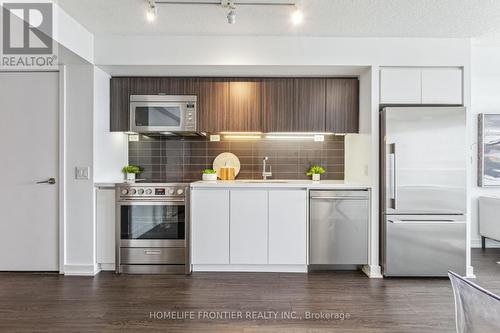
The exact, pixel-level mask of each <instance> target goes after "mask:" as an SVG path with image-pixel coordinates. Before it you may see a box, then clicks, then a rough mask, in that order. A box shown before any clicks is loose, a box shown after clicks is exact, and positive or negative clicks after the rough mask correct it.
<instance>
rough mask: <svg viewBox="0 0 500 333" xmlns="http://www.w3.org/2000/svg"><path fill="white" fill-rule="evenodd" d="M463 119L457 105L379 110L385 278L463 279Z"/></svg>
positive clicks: (464, 163)
mask: <svg viewBox="0 0 500 333" xmlns="http://www.w3.org/2000/svg"><path fill="white" fill-rule="evenodd" d="M465 119H466V110H465V108H463V107H386V108H384V109H383V110H382V111H381V112H380V138H381V144H380V153H381V158H380V161H381V168H380V171H381V177H380V178H381V200H380V203H381V207H380V208H381V209H380V211H381V263H382V270H383V274H384V275H385V276H446V273H447V271H448V270H452V271H454V272H456V273H458V274H461V275H464V274H465V271H466V251H467V249H466V233H467V224H466V217H465V214H466V130H465Z"/></svg>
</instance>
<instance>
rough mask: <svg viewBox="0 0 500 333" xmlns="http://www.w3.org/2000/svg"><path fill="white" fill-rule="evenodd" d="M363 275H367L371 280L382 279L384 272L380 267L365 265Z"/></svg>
mask: <svg viewBox="0 0 500 333" xmlns="http://www.w3.org/2000/svg"><path fill="white" fill-rule="evenodd" d="M362 271H363V273H365V274H366V275H367V276H368V277H369V278H370V279H381V278H383V276H382V270H381V268H380V265H363V269H362Z"/></svg>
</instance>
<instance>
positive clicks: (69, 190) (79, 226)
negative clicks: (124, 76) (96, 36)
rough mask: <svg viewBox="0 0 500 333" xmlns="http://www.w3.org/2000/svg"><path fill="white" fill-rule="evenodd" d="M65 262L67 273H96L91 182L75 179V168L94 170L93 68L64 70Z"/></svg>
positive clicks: (70, 66) (75, 67)
mask: <svg viewBox="0 0 500 333" xmlns="http://www.w3.org/2000/svg"><path fill="white" fill-rule="evenodd" d="M65 72H66V83H65V95H66V104H65V127H66V128H65V132H66V141H65V155H66V156H65V164H66V179H65V193H66V197H65V199H66V200H65V202H66V221H65V262H64V271H65V273H66V274H92V273H93V271H94V270H95V268H94V267H95V250H94V249H95V246H94V238H95V235H94V233H95V226H94V214H93V212H94V198H93V196H94V186H93V181H92V178H93V175H92V172H91V173H90V179H88V180H77V179H75V167H77V166H82V167H89V168H90V171H92V170H93V149H92V146H93V138H92V133H93V107H94V105H93V98H94V96H93V95H94V91H93V82H94V71H93V66H92V65H68V66H66V69H65Z"/></svg>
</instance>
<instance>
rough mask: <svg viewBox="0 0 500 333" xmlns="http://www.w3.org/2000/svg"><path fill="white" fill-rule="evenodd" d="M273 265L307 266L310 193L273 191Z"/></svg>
mask: <svg viewBox="0 0 500 333" xmlns="http://www.w3.org/2000/svg"><path fill="white" fill-rule="evenodd" d="M269 263H270V264H277V265H279V264H287V265H305V264H306V263H307V193H306V191H305V190H286V191H285V190H275V191H269Z"/></svg>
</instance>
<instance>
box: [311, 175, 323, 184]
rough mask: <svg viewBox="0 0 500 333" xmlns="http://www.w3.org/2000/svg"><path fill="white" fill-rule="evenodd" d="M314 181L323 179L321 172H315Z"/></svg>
mask: <svg viewBox="0 0 500 333" xmlns="http://www.w3.org/2000/svg"><path fill="white" fill-rule="evenodd" d="M312 177H313V181H315V182H318V181H319V180H320V179H321V175H320V174H319V173H313V176H312Z"/></svg>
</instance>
